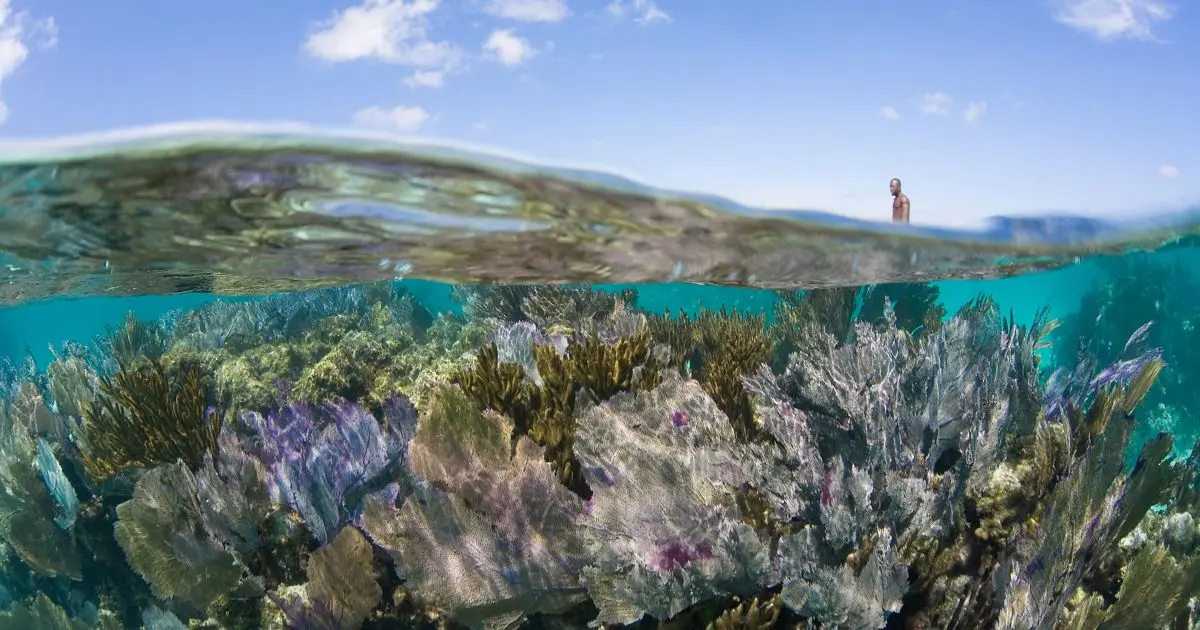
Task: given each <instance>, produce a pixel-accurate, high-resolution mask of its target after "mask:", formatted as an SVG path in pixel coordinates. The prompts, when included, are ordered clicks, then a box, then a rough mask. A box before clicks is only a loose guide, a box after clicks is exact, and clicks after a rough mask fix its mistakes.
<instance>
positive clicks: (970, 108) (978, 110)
mask: <svg viewBox="0 0 1200 630" xmlns="http://www.w3.org/2000/svg"><path fill="white" fill-rule="evenodd" d="M986 113H987V102H986V101H971V102H970V103H967V110H966V111H965V112H963V120H965V121H967V122H969V123H973V122H975V121H977V120H979V119H980V118H983V115H984V114H986Z"/></svg>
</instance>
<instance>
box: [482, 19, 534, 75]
mask: <svg viewBox="0 0 1200 630" xmlns="http://www.w3.org/2000/svg"><path fill="white" fill-rule="evenodd" d="M483 51H484V52H485V53H487V54H488V55H489V56H491V57H492V58H493V59H495V60H496V61H499V62H500V63H502V64H504V65H506V66H519V65H521V64H523V63H525V62H526V61H529V60H530V59H531V58H532V57H533V56H534V55H536V54H537V51H536V50H534V48H533V45H532V44H530V43H529V40H527V39H522V38H520V37H517V36H516V35H514V34H513V32H512V31H511V30H510V29H506V28H501V29H497V30H495V31H492V34H491V35H489V36H488V38H487V41H485V42H484V43H483Z"/></svg>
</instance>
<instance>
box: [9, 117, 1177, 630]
mask: <svg viewBox="0 0 1200 630" xmlns="http://www.w3.org/2000/svg"><path fill="white" fill-rule="evenodd" d="M1198 234H1200V229H1198V226H1197V215H1195V214H1194V213H1178V214H1171V215H1163V216H1156V217H1150V218H1141V219H1139V220H1136V221H1134V220H1126V221H1101V220H1093V219H1086V218H1079V217H1065V216H1039V217H1028V218H1020V219H996V220H993V221H992V222H990V223H989V224H988V226H987V227H986V228H984V229H979V230H948V229H932V228H922V227H914V226H896V225H892V224H887V223H873V222H866V221H857V220H851V219H846V218H843V217H838V216H835V215H832V214H827V213H822V212H819V211H815V210H795V211H784V210H770V211H768V210H763V209H755V208H747V207H743V206H740V205H738V204H735V203H732V202H729V201H726V200H722V199H718V198H713V197H709V196H696V195H688V194H683V193H677V192H673V191H666V190H660V189H655V188H652V187H649V186H646V185H643V184H639V183H635V182H633V181H631V180H628V179H624V178H619V177H616V176H612V175H608V174H604V173H598V172H593V171H586V170H581V169H565V168H561V167H554V166H548V165H540V164H535V163H533V162H530V161H524V160H519V159H515V158H511V157H506V156H499V155H497V154H494V153H492V154H488V153H483V152H479V151H476V150H473V149H468V148H460V147H451V146H448V145H440V144H430V143H424V144H423V143H415V142H402V141H398V140H395V139H390V138H384V137H379V136H350V135H344V134H343V135H333V134H320V133H315V132H311V131H304V132H300V131H298V130H294V129H276V130H270V129H265V128H242V127H232V126H226V127H213V126H207V127H196V128H179V129H173V130H169V132H163V131H162V130H135V131H131V132H120V133H112V134H106V135H103V136H94V137H89V138H68V139H62V140H54V141H42V142H23V143H12V142H10V143H7V144H4V143H0V489H2V490H3V492H0V630H4V629H6V628H20V629H31V628H34V629H36V628H54V629H60V628H69V629H83V628H105V629H108V628H146V629H175V628H229V629H249V628H299V629H310V628H311V629H318V628H320V629H349V630H356V629H359V628H375V629H382V628H472V629H489V630H490V629H515V628H555V629H559V628H589V627H592V628H595V627H605V628H610V627H611V628H621V627H634V628H673V629H684V628H701V629H707V628H711V629H714V630H716V629H722V630H737V629H743V628H744V629H749V628H755V629H760V630H766V629H775V628H780V629H782V628H844V629H851V630H857V629H861V630H869V629H876V628H896V629H906V630H907V629H918V628H945V629H962V630H966V629H974V628H998V629H1009V630H1029V629H1047V630H1058V629H1066V628H1070V629H1081V630H1087V629H1094V628H1113V629H1124V628H1133V629H1137V630H1146V629H1164V630H1166V629H1170V630H1175V629H1179V628H1191V629H1196V628H1200V599H1198V598H1200V523H1197V518H1198V517H1200V477H1197V475H1196V473H1198V472H1200V452H1196V453H1194V450H1195V449H1194V447H1195V445H1196V444H1197V440H1198V439H1200V246H1198V245H1197V240H1196V237H1197V235H1198Z"/></svg>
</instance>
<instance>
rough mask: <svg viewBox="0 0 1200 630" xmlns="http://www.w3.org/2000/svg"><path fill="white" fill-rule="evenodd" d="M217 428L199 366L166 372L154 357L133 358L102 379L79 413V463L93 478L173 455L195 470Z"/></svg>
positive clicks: (188, 365) (214, 445) (171, 459)
mask: <svg viewBox="0 0 1200 630" xmlns="http://www.w3.org/2000/svg"><path fill="white" fill-rule="evenodd" d="M220 430H221V414H219V413H214V412H210V411H209V410H208V409H206V405H205V392H204V386H203V375H202V373H201V370H200V368H199V366H197V365H196V364H194V363H181V364H180V365H179V366H178V367H177V368H175V369H174V370H172V371H168V369H167V368H165V367H164V366H163V364H162V363H161V362H159V361H157V360H140V361H135V362H133V364H131V365H129V366H126V367H123V368H121V369H120V370H119V371H118V372H117V373H116V374H115V375H113V376H111V377H107V378H104V379H102V380H101V382H100V391H99V393H98V394H97V396H96V398H95V400H93V401H91V403H89V404H88V405H87V407H86V409H85V411H84V432H85V435H86V440H87V445H88V449H87V451H88V452H87V453H85V454H84V466H85V468H86V469H87V472H88V474H90V475H92V477H94V478H96V479H98V480H103V479H107V478H108V477H110V476H111V475H113V474H114V473H116V472H118V471H121V470H124V469H127V468H150V467H153V466H155V465H157V464H163V463H170V462H174V461H176V460H177V459H181V460H183V461H184V463H185V464H187V466H188V467H189V468H191V469H192V470H195V469H196V468H198V467H199V466H200V464H201V463H202V462H203V460H204V454H205V453H207V452H215V451H216V448H217V435H218V434H219V433H220Z"/></svg>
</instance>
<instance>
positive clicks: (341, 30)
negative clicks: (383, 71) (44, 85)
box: [0, 0, 463, 72]
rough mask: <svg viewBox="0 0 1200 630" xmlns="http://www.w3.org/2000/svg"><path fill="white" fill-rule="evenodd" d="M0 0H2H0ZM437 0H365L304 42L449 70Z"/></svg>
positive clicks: (330, 56) (458, 54)
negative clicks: (433, 28) (433, 34)
mask: <svg viewBox="0 0 1200 630" xmlns="http://www.w3.org/2000/svg"><path fill="white" fill-rule="evenodd" d="M0 1H3V0H0ZM439 3H440V2H439V0H363V2H362V3H361V4H358V5H355V6H352V7H350V8H348V9H344V10H342V11H336V12H334V14H333V17H331V18H329V19H328V20H325V21H324V22H321V23H319V24H318V25H317V26H316V28H315V29H314V30H313V32H312V33H310V34H309V36H308V39H307V40H306V41H305V42H304V50H305V52H307V53H308V54H309V55H311V56H313V57H315V58H317V59H321V60H323V61H328V62H331V63H338V62H345V61H357V60H365V59H376V60H379V61H384V62H387V63H394V64H399V65H406V66H415V67H418V68H431V69H436V70H440V71H443V72H444V71H448V70H451V69H453V68H455V67H456V66H458V65H459V63H460V62H461V61H462V58H463V51H462V50H461V49H460V48H459V47H458V46H455V45H454V44H452V43H450V42H435V41H433V40H431V39H429V34H428V28H429V15H430V14H432V13H433V12H434V11H436V10H437V8H438V5H439Z"/></svg>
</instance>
